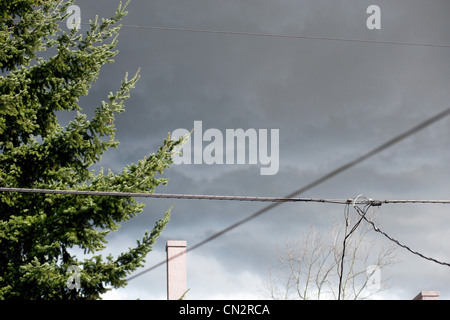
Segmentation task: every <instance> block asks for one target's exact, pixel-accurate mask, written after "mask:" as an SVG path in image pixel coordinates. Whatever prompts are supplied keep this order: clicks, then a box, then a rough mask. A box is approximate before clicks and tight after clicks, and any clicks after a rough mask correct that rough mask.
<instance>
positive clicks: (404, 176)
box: [76, 0, 450, 299]
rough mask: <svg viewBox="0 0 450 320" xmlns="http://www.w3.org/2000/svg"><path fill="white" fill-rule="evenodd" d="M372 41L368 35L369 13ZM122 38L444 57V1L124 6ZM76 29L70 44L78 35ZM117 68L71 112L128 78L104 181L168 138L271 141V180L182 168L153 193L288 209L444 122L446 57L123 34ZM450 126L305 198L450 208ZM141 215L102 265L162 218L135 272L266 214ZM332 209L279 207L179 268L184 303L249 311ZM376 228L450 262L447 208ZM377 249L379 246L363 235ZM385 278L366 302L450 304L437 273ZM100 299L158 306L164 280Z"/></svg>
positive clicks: (227, 169)
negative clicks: (215, 134)
mask: <svg viewBox="0 0 450 320" xmlns="http://www.w3.org/2000/svg"><path fill="white" fill-rule="evenodd" d="M76 4H77V5H79V6H80V9H81V18H82V22H83V23H85V22H88V20H89V19H91V18H93V17H94V16H95V14H98V15H99V16H100V17H109V16H111V14H112V13H113V11H114V9H115V8H116V7H117V4H118V2H116V1H113V0H99V1H87V0H83V1H77V2H76ZM373 4H375V5H378V6H380V8H381V30H369V29H368V28H367V27H366V20H367V18H368V16H369V15H368V14H367V13H366V9H367V7H368V6H369V5H373ZM128 12H129V14H128V16H127V17H126V18H125V19H124V20H123V24H124V25H137V26H152V27H169V28H189V29H208V30H223V31H233V32H248V33H269V34H290V35H299V36H308V37H326V38H345V39H364V40H376V41H393V42H413V43H430V44H446V45H449V44H450V33H449V32H448V30H449V28H450V21H449V19H448V12H450V2H448V1H446V0H433V1H432V3H431V2H430V1H426V0H394V1H381V0H370V1H365V0H364V1H361V0H358V1H356V0H339V1H336V0H321V1H313V0H296V1H293V0H282V1H276V2H274V1H266V0H258V1H255V0H245V1H236V0H227V1H218V0H190V1H180V0H145V1H144V0H133V1H132V2H131V3H130V5H129V7H128ZM85 29H86V26H82V28H81V30H80V32H83V31H85ZM118 39H119V45H118V50H119V54H118V55H117V56H116V58H115V61H116V62H115V63H114V64H110V65H107V66H105V67H104V68H103V69H102V72H101V74H100V78H99V80H98V82H97V83H96V84H94V86H93V87H92V89H91V92H90V94H89V96H88V97H85V98H83V99H82V100H81V102H82V103H81V105H82V107H83V108H84V109H85V111H86V112H87V113H88V114H89V113H92V112H93V111H94V109H95V107H96V106H98V105H100V101H101V100H102V99H106V97H107V94H108V93H109V92H110V91H114V90H116V89H117V88H118V87H119V85H120V81H121V80H122V79H123V77H124V75H125V73H126V72H129V73H130V74H134V73H135V72H136V70H137V69H138V68H141V75H142V77H141V79H140V80H139V82H138V83H137V86H136V88H135V89H134V90H133V91H132V93H131V98H130V99H129V100H128V101H127V102H126V112H125V113H123V114H121V115H119V116H117V123H116V124H117V139H118V140H119V141H120V142H121V144H120V146H119V148H118V149H117V150H111V151H108V152H107V153H106V154H105V155H104V157H103V159H102V161H101V163H100V165H101V166H103V167H105V168H111V169H112V170H113V171H119V170H121V169H122V167H123V166H124V165H126V164H129V163H132V162H137V160H138V159H140V158H143V157H144V156H146V155H148V154H149V153H153V152H156V150H157V148H158V147H159V145H160V144H161V142H162V140H163V139H164V138H165V137H166V136H167V134H168V132H171V131H173V130H175V129H177V128H185V129H188V130H191V129H192V128H193V125H194V121H195V120H199V121H202V123H203V127H204V130H206V129H208V128H217V129H219V130H222V131H223V132H225V130H226V129H237V128H243V129H248V128H254V129H279V134H280V139H279V148H280V153H279V171H278V173H277V174H276V175H268V176H263V175H260V174H259V173H260V171H259V168H260V166H259V165H179V166H172V167H171V168H170V169H169V170H167V172H166V173H165V176H167V177H168V178H170V182H169V184H168V185H167V186H166V187H161V188H159V189H158V190H156V191H157V192H169V193H189V194H220V195H255V196H285V195H286V194H289V193H290V192H292V191H294V190H297V189H299V188H300V187H302V186H304V185H306V184H308V183H309V182H311V181H313V180H315V179H317V178H319V177H320V176H322V175H324V174H326V173H327V172H329V171H331V170H333V169H335V168H336V167H338V166H340V165H342V164H344V163H345V162H347V161H350V160H352V159H354V158H355V157H357V156H359V155H360V154H362V153H364V152H366V151H368V150H370V149H372V148H373V147H375V146H377V145H379V144H381V143H383V142H385V141H387V140H389V139H390V138H392V137H394V136H396V135H398V134H400V133H402V132H403V131H405V130H407V129H409V128H411V127H412V126H414V125H416V124H418V123H419V122H421V121H423V120H425V119H426V118H428V117H431V116H433V115H434V114H436V113H438V112H440V111H441V110H443V109H446V108H448V107H449V105H448V104H449V101H450V99H449V98H450V90H448V84H449V82H450V64H449V63H448V62H449V58H450V49H449V48H439V47H430V46H407V45H400V44H381V43H368V42H346V41H336V40H314V39H292V38H276V37H258V36H244V35H230V34H208V33H193V32H181V31H161V30H149V29H145V28H131V27H124V28H123V29H122V30H121V32H120V36H119V38H118ZM449 129H450V119H443V120H441V121H439V122H438V123H436V124H434V125H433V126H432V127H429V128H427V129H425V130H423V131H421V132H420V133H418V134H416V135H414V136H411V137H410V138H408V139H406V140H404V141H402V142H401V143H399V144H397V145H395V146H394V147H392V148H390V149H388V150H385V151H384V152H383V153H381V154H379V155H377V156H375V157H373V158H371V159H370V160H368V161H366V162H364V163H363V164H360V165H358V166H356V167H354V168H352V169H351V170H348V171H347V172H345V173H342V174H340V175H339V176H336V177H335V178H333V179H332V180H330V181H327V182H326V183H324V184H321V185H320V186H317V187H315V188H313V189H311V190H309V191H308V192H306V193H305V194H302V197H315V198H339V199H348V198H354V197H356V196H357V195H359V194H362V193H363V194H365V195H367V196H368V197H371V198H374V199H449V193H450V185H449V183H448V181H449V178H450V170H449V161H450V151H449V150H450V148H449V147H450V130H449ZM145 203H146V204H147V206H146V208H145V209H144V212H143V213H142V214H141V215H140V216H138V217H137V218H135V219H132V220H131V221H129V222H127V223H124V224H123V227H122V228H120V229H119V231H117V232H115V233H114V234H111V236H110V237H109V247H108V251H109V252H112V253H119V252H121V251H124V250H126V249H127V248H128V247H129V246H133V245H134V244H135V240H136V239H138V238H140V237H141V236H142V234H143V233H144V231H145V230H148V229H151V228H152V227H153V225H154V223H155V221H156V220H157V219H159V218H160V217H161V216H162V214H163V212H164V211H165V210H166V209H167V208H168V207H169V206H170V205H171V204H172V203H174V209H173V215H172V219H171V222H170V223H169V226H168V227H167V228H166V229H165V230H164V232H163V234H162V236H161V237H160V238H159V239H158V242H157V244H156V245H155V247H154V251H153V252H151V253H150V254H149V255H148V258H147V263H146V267H151V266H152V265H154V264H155V263H158V262H159V261H161V260H162V259H164V256H165V252H164V247H165V242H166V241H167V240H187V242H188V246H192V245H195V244H196V243H198V242H200V241H202V240H203V239H205V238H206V237H208V236H210V235H212V234H213V233H214V232H217V231H219V230H221V229H223V228H225V227H227V226H228V225H231V224H233V223H234V222H236V221H238V220H240V219H242V218H244V217H246V216H248V215H250V214H252V213H254V212H255V211H257V210H259V209H260V208H262V207H264V206H265V204H262V203H242V202H237V203H234V202H218V201H198V200H162V199H155V200H145ZM342 218H343V207H342V206H338V205H327V204H298V203H297V204H283V205H281V206H278V207H277V208H276V209H274V210H272V211H269V212H267V213H266V214H264V215H263V216H260V217H258V218H257V219H255V220H252V221H250V222H248V223H246V224H244V225H242V226H241V227H239V228H237V229H234V230H232V231H231V232H229V233H226V234H225V235H223V236H221V237H220V238H218V239H216V240H214V241H213V242H210V243H209V244H207V245H205V246H203V247H201V248H199V249H198V250H195V251H193V252H191V253H189V254H188V257H187V261H188V288H190V291H189V298H190V299H217V298H222V299H240V298H249V299H253V298H254V299H261V298H264V296H263V295H262V292H261V287H262V281H263V279H264V277H265V276H266V274H267V272H268V268H269V266H270V263H271V262H272V261H273V260H275V259H276V255H275V247H276V246H277V245H281V246H282V245H283V244H284V242H285V241H286V239H288V238H292V237H295V236H299V235H300V234H301V233H302V232H305V231H306V230H307V229H308V227H309V226H314V227H316V228H317V229H318V230H323V231H324V232H327V230H329V228H330V226H331V224H332V222H333V220H335V221H340V220H339V219H342ZM376 222H377V224H378V225H379V226H380V227H381V228H382V229H384V230H385V231H386V232H388V233H390V234H391V235H393V236H395V237H396V238H398V239H399V240H401V241H402V242H404V243H406V244H408V245H409V246H411V247H412V248H413V249H416V250H418V251H420V252H422V253H424V254H426V255H429V256H432V257H434V258H436V259H440V260H444V261H450V251H449V250H448V249H449V246H448V243H449V240H450V238H449V236H448V232H447V230H448V228H449V227H450V208H449V207H447V206H443V205H440V206H438V205H383V206H382V207H381V209H380V212H379V214H378V217H377V220H376ZM370 237H372V238H373V239H374V240H376V241H377V243H379V245H380V246H381V245H385V246H386V245H389V243H388V242H387V241H386V240H385V239H384V238H382V236H381V235H379V234H374V233H373V232H372V233H371V234H370ZM397 258H398V259H399V260H400V262H399V263H397V264H396V265H394V266H392V267H390V268H389V269H386V271H383V273H382V275H381V276H382V278H383V277H385V278H386V279H387V278H390V281H389V285H390V286H391V288H390V289H389V290H387V291H384V292H383V293H382V294H380V295H378V296H377V297H378V298H386V299H410V298H413V297H414V296H415V295H416V294H417V293H418V292H419V291H422V290H439V291H441V296H442V298H450V291H449V289H448V283H449V282H450V272H449V269H448V267H445V266H440V265H437V264H435V263H433V262H430V261H425V260H423V259H421V258H419V257H417V256H414V255H412V254H410V253H409V252H407V251H405V250H403V249H401V248H399V249H398V250H397ZM105 298H121V299H135V298H141V299H165V298H166V289H165V268H164V267H160V268H158V269H156V270H154V271H152V272H149V273H147V274H145V275H143V276H141V277H139V278H136V279H134V280H132V281H130V283H129V285H128V286H127V287H126V288H124V289H120V290H117V291H114V292H111V293H110V294H108V295H106V296H105Z"/></svg>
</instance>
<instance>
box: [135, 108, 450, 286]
mask: <svg viewBox="0 0 450 320" xmlns="http://www.w3.org/2000/svg"><path fill="white" fill-rule="evenodd" d="M449 114H450V108H448V109H445V110H444V111H442V112H440V113H438V114H436V115H435V116H433V117H431V118H429V119H427V120H425V121H423V122H421V123H419V124H418V125H416V126H415V127H413V128H411V129H409V130H407V131H405V132H404V133H402V134H400V135H398V136H396V137H394V138H392V139H391V140H389V141H387V142H385V143H383V144H381V145H379V146H378V147H376V148H374V149H372V150H370V151H369V152H367V153H365V154H363V155H361V156H359V157H357V158H356V159H354V160H352V161H350V162H348V163H346V164H344V165H342V166H340V167H338V168H336V169H335V170H333V171H331V172H329V173H327V174H325V175H324V176H322V177H320V178H318V179H317V180H315V181H313V182H311V183H309V184H307V185H305V186H304V187H302V188H300V189H298V190H296V191H294V192H292V193H290V194H289V195H287V196H286V198H293V197H296V196H298V195H299V194H301V193H304V192H306V191H308V190H310V189H312V188H314V187H316V186H318V185H319V184H321V183H323V182H325V181H327V180H330V179H331V178H333V177H335V176H337V175H338V174H340V173H342V172H344V171H346V170H348V169H350V168H352V167H354V166H356V165H357V164H359V163H361V162H363V161H365V160H367V159H369V158H370V157H373V156H374V155H376V154H378V153H380V152H381V151H384V150H385V149H387V148H389V147H391V146H392V145H394V144H396V143H398V142H400V141H402V140H404V139H406V138H408V137H409V136H411V135H413V134H415V133H417V132H419V131H421V130H423V129H424V128H426V127H428V126H430V125H431V124H433V123H435V122H437V121H438V120H441V119H442V118H444V117H446V116H448V115H449ZM281 203H282V202H274V203H272V204H270V205H268V206H266V207H264V208H262V209H260V210H258V211H256V212H255V213H253V214H252V215H250V216H248V217H247V218H244V219H242V220H239V221H238V222H236V223H234V224H232V225H230V226H228V227H227V228H225V229H222V230H220V231H219V232H217V233H215V234H213V235H212V236H210V237H208V238H206V239H204V240H203V241H201V242H198V243H197V244H195V245H194V246H192V247H188V248H187V249H186V254H187V253H188V252H190V251H193V250H195V249H198V248H200V247H202V246H203V245H205V244H207V243H208V242H210V241H212V240H214V239H217V238H218V237H220V236H222V235H223V234H225V233H227V232H229V231H231V230H233V229H235V228H237V227H239V226H241V225H243V224H244V223H246V222H248V221H251V220H253V219H255V218H257V217H259V216H260V215H262V214H264V213H266V212H267V211H270V210H271V209H274V208H276V207H277V206H279V205H280V204H281ZM180 255H182V254H180ZM177 256H178V255H175V256H174V257H173V259H174V258H176V257H177ZM164 264H165V261H161V262H160V263H157V264H156V265H154V266H152V267H150V268H148V269H145V270H143V271H141V272H139V273H138V274H135V275H133V276H131V277H129V278H128V279H127V281H130V280H132V279H135V278H137V277H139V276H141V275H143V274H145V273H147V272H149V271H151V270H154V269H155V268H157V267H159V266H161V265H164Z"/></svg>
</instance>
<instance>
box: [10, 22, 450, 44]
mask: <svg viewBox="0 0 450 320" xmlns="http://www.w3.org/2000/svg"><path fill="white" fill-rule="evenodd" d="M2 20H6V19H2ZM12 21H14V22H22V21H31V22H33V21H34V20H17V19H16V20H15V19H13V20H12ZM34 22H40V21H38V20H36V21H34ZM57 23H65V22H63V21H58V22H57ZM80 25H86V26H90V23H86V22H81V23H80ZM120 26H121V28H126V29H143V30H155V31H177V32H189V33H205V34H222V35H234V36H250V37H270V38H287V39H297V40H301V39H303V40H324V41H341V42H359V43H374V44H387V45H404V46H415V47H436V48H450V44H440V43H423V42H408V41H389V40H368V39H357V38H337V37H320V36H301V35H295V34H280V33H263V32H245V31H227V30H215V29H196V28H181V27H162V26H145V25H132V24H121V25H120Z"/></svg>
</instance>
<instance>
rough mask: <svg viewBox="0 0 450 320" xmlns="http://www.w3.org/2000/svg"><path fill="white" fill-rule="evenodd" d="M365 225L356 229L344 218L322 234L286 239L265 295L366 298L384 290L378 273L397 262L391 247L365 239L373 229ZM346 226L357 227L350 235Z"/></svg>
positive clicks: (306, 234) (269, 278)
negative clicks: (341, 222) (340, 222)
mask: <svg viewBox="0 0 450 320" xmlns="http://www.w3.org/2000/svg"><path fill="white" fill-rule="evenodd" d="M357 218H360V217H357ZM358 221H359V220H358ZM363 222H364V221H363ZM363 222H362V223H361V224H360V225H357V223H358V222H357V220H355V221H350V219H349V218H348V216H346V219H345V221H344V223H343V224H341V225H338V224H336V223H333V224H332V227H331V231H330V232H327V233H326V234H324V233H320V232H318V231H317V230H316V229H315V228H314V227H309V229H308V230H307V232H306V233H302V234H301V236H300V237H299V238H297V239H291V240H287V241H286V244H285V247H284V250H279V249H278V248H277V262H276V264H275V265H272V266H271V268H270V270H269V272H268V276H267V278H266V279H265V282H264V287H265V288H264V293H265V294H266V295H267V296H269V297H270V298H272V299H282V300H288V299H305V300H306V299H338V298H340V299H367V298H369V297H370V296H372V295H374V294H375V293H378V292H380V291H383V290H386V289H387V285H386V282H387V280H388V279H387V278H386V277H384V276H383V278H382V277H381V270H382V269H384V268H386V267H387V266H389V265H392V264H394V263H395V262H396V261H395V247H394V246H393V245H392V246H390V247H384V246H383V245H379V244H378V243H375V241H373V240H370V239H368V238H369V237H368V232H369V231H370V230H371V228H370V227H369V226H368V224H367V223H363ZM350 226H357V228H354V229H353V230H352V232H351V235H349V234H350V232H349V230H348V229H349V227H350ZM346 236H347V237H346ZM344 239H345V254H343V250H344Z"/></svg>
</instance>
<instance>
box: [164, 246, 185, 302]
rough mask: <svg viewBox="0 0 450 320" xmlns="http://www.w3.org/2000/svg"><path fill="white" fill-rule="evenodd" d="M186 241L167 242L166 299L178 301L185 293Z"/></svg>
mask: <svg viewBox="0 0 450 320" xmlns="http://www.w3.org/2000/svg"><path fill="white" fill-rule="evenodd" d="M186 246H187V242H186V241H174V240H170V241H167V244H166V252H167V260H166V261H167V299H168V300H178V299H180V298H181V297H183V295H184V294H185V293H186Z"/></svg>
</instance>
